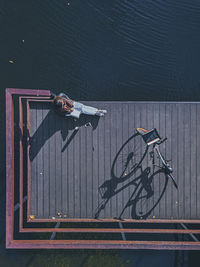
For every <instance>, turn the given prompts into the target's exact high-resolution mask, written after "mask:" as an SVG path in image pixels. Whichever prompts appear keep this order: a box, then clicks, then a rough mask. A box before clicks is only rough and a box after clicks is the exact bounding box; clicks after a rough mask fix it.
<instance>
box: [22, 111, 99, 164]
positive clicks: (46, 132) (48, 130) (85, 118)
mask: <svg viewBox="0 0 200 267" xmlns="http://www.w3.org/2000/svg"><path fill="white" fill-rule="evenodd" d="M35 108H36V109H37V106H36V107H35ZM98 122H99V117H98V116H90V115H85V114H81V116H80V118H79V119H74V118H72V117H70V116H68V117H63V116H59V115H58V114H56V112H55V111H54V110H53V109H50V111H49V112H48V113H47V115H46V116H45V118H44V119H43V120H42V122H41V124H40V125H39V127H38V128H37V129H36V131H35V132H34V134H33V135H32V136H30V133H29V132H28V133H27V134H28V136H29V140H30V152H29V158H30V160H31V161H33V160H34V158H35V157H36V156H37V154H38V153H39V151H40V150H41V148H42V147H43V146H44V144H45V143H46V141H47V140H48V139H50V138H51V137H52V136H53V135H54V134H55V133H56V132H58V131H60V133H61V137H62V140H63V141H65V140H66V138H67V137H68V135H69V133H70V132H71V131H73V132H72V134H71V135H70V137H69V138H68V140H67V142H66V144H65V145H64V147H63V148H62V150H61V152H64V150H65V149H66V148H67V146H68V145H69V144H70V143H71V141H72V140H73V139H74V137H75V136H76V134H77V133H78V129H76V127H82V126H91V127H92V129H93V131H94V130H95V129H96V128H97V126H98Z"/></svg>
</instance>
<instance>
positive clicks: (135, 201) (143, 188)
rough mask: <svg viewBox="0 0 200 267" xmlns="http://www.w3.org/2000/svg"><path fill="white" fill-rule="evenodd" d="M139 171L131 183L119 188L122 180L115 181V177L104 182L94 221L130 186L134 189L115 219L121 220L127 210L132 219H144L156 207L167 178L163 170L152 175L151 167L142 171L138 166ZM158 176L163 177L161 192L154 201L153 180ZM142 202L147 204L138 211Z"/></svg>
mask: <svg viewBox="0 0 200 267" xmlns="http://www.w3.org/2000/svg"><path fill="white" fill-rule="evenodd" d="M139 169H140V170H141V174H140V175H139V176H137V177H136V178H134V179H133V180H132V181H130V182H127V183H126V184H125V185H124V184H123V185H122V186H121V187H119V188H118V185H119V184H121V183H122V180H120V179H119V180H117V178H115V177H114V178H111V179H110V180H107V181H105V182H104V183H103V184H102V185H101V186H100V187H99V194H100V195H101V198H102V202H101V203H100V204H99V206H98V207H97V208H96V211H95V215H94V218H95V219H97V218H99V216H100V213H101V212H102V211H103V210H104V209H105V208H106V205H107V204H108V202H109V201H110V200H111V199H112V198H113V197H114V196H116V195H117V194H119V193H121V192H122V191H123V190H125V189H127V188H129V187H131V186H134V189H133V191H132V193H131V195H130V197H129V199H128V200H127V202H126V204H125V206H124V207H123V209H122V211H121V212H120V214H119V216H117V217H115V219H120V220H122V215H123V214H124V212H125V210H126V209H128V208H131V218H132V219H146V218H147V217H148V216H149V215H150V214H151V213H152V211H153V210H154V208H155V207H156V206H157V205H158V203H159V202H160V200H161V199H162V197H163V195H164V193H165V190H166V188H167V184H168V177H167V176H166V174H165V172H164V169H160V170H157V171H155V172H153V173H151V170H152V168H151V167H146V168H145V169H144V170H142V167H141V166H140V167H139ZM160 175H163V176H164V182H163V185H162V190H161V191H160V195H159V197H158V199H157V200H156V201H155V199H154V200H153V197H154V189H153V180H154V178H155V177H158V176H160ZM129 178H130V177H129ZM123 182H124V181H123ZM144 201H145V202H148V204H147V203H145V205H144V207H143V209H142V210H140V209H141V208H142V203H141V202H144ZM143 204H144V203H143ZM147 207H148V208H147ZM116 212H117V210H116Z"/></svg>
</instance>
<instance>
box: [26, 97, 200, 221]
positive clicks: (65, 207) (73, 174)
mask: <svg viewBox="0 0 200 267" xmlns="http://www.w3.org/2000/svg"><path fill="white" fill-rule="evenodd" d="M86 104H87V105H91V106H95V107H99V108H103V109H107V111H108V114H107V115H106V116H105V117H103V118H98V117H94V116H93V117H92V116H84V115H83V116H82V117H81V118H80V120H78V121H76V122H75V121H73V119H72V118H62V117H59V116H58V115H56V114H55V113H54V110H53V109H52V104H51V103H45V102H44V103H42V102H30V123H31V133H30V134H31V151H30V160H31V185H30V186H31V198H30V200H31V201H30V204H31V205H30V207H31V211H30V212H31V214H33V215H34V216H35V218H38V219H39V218H41V219H44V218H52V217H57V214H58V213H59V212H61V213H62V216H64V217H65V218H101V219H105V218H114V217H119V216H120V217H122V218H124V219H125V218H126V219H140V218H147V219H148V218H149V219H150V218H155V219H188V220H190V219H192V220H196V219H200V195H199V194H198V191H199V188H200V164H199V151H200V136H199V134H198V133H199V130H200V124H199V123H198V121H199V120H198V118H200V104H199V103H142V102H141V103H139V102H106V103H103V102H87V103H86ZM88 123H91V126H87V127H85V126H84V125H85V124H86V125H87V124H88ZM76 126H79V127H80V128H79V130H78V131H77V130H75V127H76ZM137 127H142V128H146V129H152V128H157V130H158V132H159V133H160V135H161V137H168V140H167V142H165V143H163V144H162V146H161V148H160V149H161V152H162V153H163V154H164V155H165V156H166V158H167V159H171V160H172V162H170V164H171V165H172V166H173V169H174V176H175V178H176V181H177V183H178V187H179V188H178V191H177V190H176V188H175V187H174V186H173V184H172V183H171V181H170V180H169V181H168V180H167V179H166V177H165V175H164V174H163V173H162V172H160V173H158V168H157V169H156V170H153V168H152V165H151V161H150V156H149V153H148V154H147V156H146V157H145V159H144V161H143V162H142V169H138V170H137V171H136V173H134V174H133V175H131V176H130V177H129V176H128V177H127V179H121V180H120V179H117V177H118V176H120V173H121V170H123V168H124V158H126V155H125V154H126V153H127V151H128V153H129V152H130V151H131V149H132V146H133V145H135V143H134V142H133V140H134V139H131V140H130V142H127V144H125V143H126V141H127V140H128V139H129V138H130V137H131V136H132V135H133V133H134V131H135V128H137ZM135 142H136V141H135ZM139 142H142V140H140V141H139ZM123 144H125V145H124V147H123ZM140 145H141V146H142V143H140ZM122 147H123V149H122V150H121V152H120V153H119V155H118V154H117V153H118V151H119V150H120V148H122ZM116 155H118V157H116ZM158 164H159V162H158ZM147 167H149V168H150V169H148V171H150V173H149V174H148V176H145V174H146V173H147V172H145V170H147V169H146V168H147ZM114 174H115V175H114ZM145 184H146V185H147V184H148V185H149V186H150V187H147V186H146V187H145ZM100 188H101V189H102V190H99V189H100ZM100 192H101V193H100Z"/></svg>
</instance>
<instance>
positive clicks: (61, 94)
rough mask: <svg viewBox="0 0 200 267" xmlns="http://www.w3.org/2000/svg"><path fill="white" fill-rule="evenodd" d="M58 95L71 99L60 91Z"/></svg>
mask: <svg viewBox="0 0 200 267" xmlns="http://www.w3.org/2000/svg"><path fill="white" fill-rule="evenodd" d="M59 96H60V97H65V98H66V99H68V100H70V101H71V98H69V97H68V96H67V95H66V94H64V93H60V94H59Z"/></svg>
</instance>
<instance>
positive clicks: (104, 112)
mask: <svg viewBox="0 0 200 267" xmlns="http://www.w3.org/2000/svg"><path fill="white" fill-rule="evenodd" d="M99 111H100V112H101V113H103V114H106V113H107V110H105V109H99Z"/></svg>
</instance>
